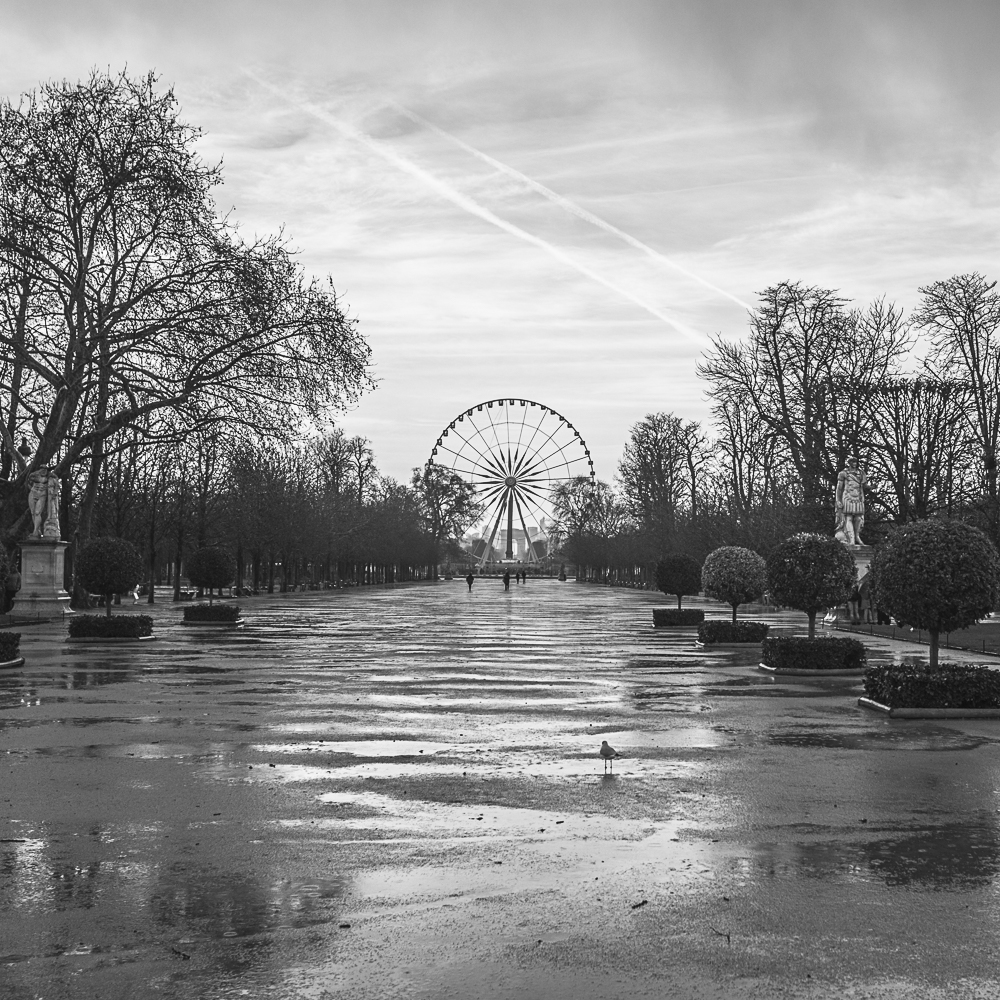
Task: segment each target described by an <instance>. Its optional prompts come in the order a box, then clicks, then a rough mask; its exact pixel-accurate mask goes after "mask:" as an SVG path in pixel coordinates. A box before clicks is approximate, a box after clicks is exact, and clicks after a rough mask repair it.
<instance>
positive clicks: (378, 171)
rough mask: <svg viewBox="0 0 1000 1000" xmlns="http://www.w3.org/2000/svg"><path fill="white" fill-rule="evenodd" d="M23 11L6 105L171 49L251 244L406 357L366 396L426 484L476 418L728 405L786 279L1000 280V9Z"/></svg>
mask: <svg viewBox="0 0 1000 1000" xmlns="http://www.w3.org/2000/svg"><path fill="white" fill-rule="evenodd" d="M17 6H18V7H20V8H22V9H21V10H20V11H18V10H11V9H10V8H12V7H14V4H12V3H10V2H9V0H8V3H7V4H4V11H3V17H2V18H0V43H2V52H3V58H2V60H0V94H2V95H4V96H6V97H8V98H12V99H16V98H17V95H18V94H19V93H21V92H23V91H25V90H27V89H30V88H31V87H33V86H34V85H36V84H37V83H38V82H39V81H41V80H46V79H51V78H69V79H72V80H75V79H78V78H80V77H81V76H83V75H85V74H86V73H87V72H88V70H89V69H90V68H91V67H92V66H95V65H96V66H100V67H105V68H107V67H110V68H111V69H112V70H115V71H116V70H119V69H121V68H123V67H125V66H126V65H127V66H128V68H129V70H130V71H133V72H135V73H137V74H138V73H140V72H144V71H146V70H148V69H156V70H158V71H159V72H160V73H161V74H162V82H163V85H164V86H168V85H170V86H173V87H174V88H175V91H176V93H177V96H178V98H179V100H180V103H181V105H182V108H183V113H184V116H185V118H186V119H187V120H188V121H189V122H191V123H192V124H195V125H198V126H200V127H201V128H202V129H203V130H204V132H205V137H204V141H203V143H202V148H203V153H204V155H205V156H206V158H209V159H212V160H217V159H219V158H222V159H223V161H224V170H225V178H226V183H225V186H224V188H222V189H220V190H219V191H218V192H217V199H218V202H219V205H220V208H222V209H230V208H231V209H232V210H233V213H234V217H235V218H236V219H237V220H239V222H240V224H241V226H242V227H243V229H244V231H245V232H246V233H247V234H253V233H267V232H273V231H276V230H277V229H278V228H280V227H282V226H284V227H285V230H286V232H287V234H288V236H289V237H290V239H291V241H292V243H293V244H294V246H296V247H297V248H298V249H299V250H300V253H301V260H302V262H303V264H304V266H305V267H306V268H307V269H308V270H309V271H310V272H313V273H316V274H320V275H322V274H326V273H329V274H331V275H332V276H333V280H334V284H335V286H336V288H337V290H338V292H339V293H340V294H341V295H342V296H343V298H344V301H345V302H346V303H347V304H348V305H349V307H350V311H351V313H352V314H353V315H354V316H356V317H357V318H358V319H359V321H360V324H361V329H362V331H363V332H364V334H365V336H366V337H367V339H368V341H369V343H370V344H371V345H372V347H373V349H374V360H375V366H376V367H375V374H376V376H377V377H378V378H379V380H380V382H379V388H378V389H377V390H376V391H375V392H373V393H371V394H370V395H368V396H366V397H364V399H363V400H362V401H361V403H360V405H359V406H358V407H357V408H356V409H355V410H353V411H352V412H350V413H348V414H346V415H344V417H343V418H342V421H341V422H342V424H343V426H344V427H345V429H347V430H348V431H349V432H350V433H360V434H363V435H365V436H366V437H368V438H370V439H371V441H372V443H373V446H374V448H375V452H376V458H377V461H378V464H379V466H380V468H381V469H382V471H383V472H386V473H388V474H390V475H393V476H396V477H397V478H400V479H405V478H407V477H408V475H409V470H410V469H411V468H412V467H413V466H415V465H420V464H422V463H423V462H424V461H425V460H426V458H427V457H428V455H429V453H430V450H431V448H432V447H433V445H434V442H435V439H436V438H437V435H438V434H439V433H440V431H441V429H442V428H443V427H444V426H446V425H447V424H448V422H449V421H451V420H452V419H454V417H455V416H456V415H457V414H458V413H459V412H460V411H462V410H464V409H466V408H468V407H470V406H472V405H474V404H476V403H478V402H481V401H483V400H486V399H490V398H493V397H497V396H516V397H526V398H530V399H535V400H538V401H540V402H543V403H545V404H547V405H549V406H551V407H553V408H555V409H556V410H558V411H560V412H561V413H563V414H564V415H565V416H566V417H567V418H568V419H569V420H570V421H572V422H573V423H574V424H575V425H576V427H577V428H579V430H580V431H581V433H582V434H583V436H584V438H585V439H586V440H587V443H588V444H589V446H590V449H591V452H592V454H593V456H594V462H595V465H596V469H597V474H598V476H600V477H602V478H605V479H610V478H612V476H613V475H614V471H615V466H616V464H617V460H618V457H619V455H620V453H621V448H622V445H623V442H624V440H625V438H626V435H627V433H628V429H629V427H630V426H631V425H632V424H633V423H635V422H636V421H637V420H640V419H641V418H642V417H643V416H644V415H645V414H646V413H648V412H651V411H655V410H670V411H673V412H674V413H676V414H678V415H682V416H684V417H686V418H690V419H698V420H704V421H707V420H708V419H709V412H708V406H707V403H706V401H705V398H704V386H703V385H702V384H700V383H699V381H698V379H697V378H696V376H695V365H696V363H697V360H698V357H699V354H700V352H701V350H702V349H703V347H704V346H705V344H707V342H708V338H709V337H711V336H713V335H715V334H722V335H724V336H726V337H730V338H735V337H739V336H742V335H743V333H744V331H745V329H746V307H747V306H748V305H750V304H752V303H753V302H754V300H755V295H756V293H757V292H758V291H760V290H761V289H763V288H765V287H766V286H767V285H769V284H773V283H775V282H777V281H781V280H784V279H793V280H794V279H797V280H802V281H805V282H808V283H811V284H819V285H823V286H826V287H832V288H838V289H840V290H841V292H842V293H843V294H844V295H845V296H847V297H849V298H852V299H854V300H856V301H858V302H860V303H863V302H866V301H868V300H870V299H872V298H874V297H878V296H882V295H886V296H887V297H889V298H890V299H894V300H896V301H898V302H900V303H902V304H903V305H905V306H906V307H912V305H913V304H914V303H915V301H916V299H917V289H918V287H919V286H920V285H922V284H926V283H928V282H930V281H933V280H936V279H939V278H944V277H947V276H949V275H951V274H954V273H957V272H961V271H971V270H979V271H982V272H985V273H986V274H987V275H990V276H993V277H998V276H1000V267H998V261H997V251H998V245H1000V236H998V233H1000V225H998V223H1000V183H998V165H1000V164H998V152H1000V145H998V123H1000V68H998V59H997V56H996V53H997V51H998V50H1000V37H998V25H1000V5H998V4H996V3H995V2H986V3H982V4H971V3H960V2H959V3H956V2H944V0H941V2H936V3H922V2H920V0H907V2H905V3H879V2H877V0H876V2H872V0H869V2H864V3H837V2H836V0H827V2H823V3H809V2H804V0H790V2H758V3H753V2H751V3H747V2H743V3H737V2H736V0H730V2H726V3H720V2H714V0H691V2H684V3H667V2H655V3H624V2H615V3H610V2H608V3H601V4H594V3H585V2H581V0H573V2H572V3H555V2H544V0H535V2H532V3H516V2H511V0H504V2H503V3H475V2H465V3H420V2H417V0H397V2H390V3H377V2H373V0H363V2H357V3H348V4H345V3H335V2H327V0H313V2H290V0H281V2H280V3H279V2H276V0H275V2H262V0H242V2H239V3H212V2H211V0H197V2H184V0H171V2H170V3H158V4H154V3H141V4H140V3H128V2H125V0H115V2H114V3H99V2H91V3H87V2H74V3H47V2H38V0H36V2H34V3H31V4H19V5H17Z"/></svg>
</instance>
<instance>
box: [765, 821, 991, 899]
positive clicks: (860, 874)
mask: <svg viewBox="0 0 1000 1000" xmlns="http://www.w3.org/2000/svg"><path fill="white" fill-rule="evenodd" d="M754 867H755V868H756V870H757V875H758V877H759V876H760V874H761V873H765V872H766V873H767V874H769V875H791V876H793V877H794V876H805V877H807V878H816V879H822V880H837V879H842V878H845V877H846V878H854V879H858V878H861V879H871V878H872V877H874V878H877V879H879V880H880V881H882V882H884V883H885V884H886V885H887V886H900V885H914V886H918V887H928V888H932V889H948V888H962V889H970V888H975V887H977V886H986V885H989V884H990V883H992V882H993V880H994V879H995V878H996V877H997V876H998V875H1000V837H998V835H997V830H996V828H995V827H994V826H992V825H991V824H989V823H978V824H961V823H947V824H944V825H942V826H935V827H927V828H925V829H922V830H916V831H913V832H905V833H901V835H900V836H899V837H894V838H892V837H884V838H882V839H880V840H869V841H866V842H862V843H843V842H839V841H828V840H824V841H812V842H807V843H780V844H763V845H761V846H760V847H759V849H758V851H757V855H756V858H755V861H754Z"/></svg>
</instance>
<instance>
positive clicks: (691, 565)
mask: <svg viewBox="0 0 1000 1000" xmlns="http://www.w3.org/2000/svg"><path fill="white" fill-rule="evenodd" d="M656 589H657V590H660V591H662V592H663V593H664V594H676V595H677V607H678V608H680V606H681V598H682V597H683V596H684V595H685V594H697V593H698V592H699V591H700V590H701V564H700V563H699V562H698V560H697V559H692V558H691V556H685V555H672V556H664V557H663V558H662V559H661V560H660V561H659V562H658V563H657V564H656Z"/></svg>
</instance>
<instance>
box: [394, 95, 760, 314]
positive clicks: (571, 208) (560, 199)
mask: <svg viewBox="0 0 1000 1000" xmlns="http://www.w3.org/2000/svg"><path fill="white" fill-rule="evenodd" d="M388 104H389V106H390V107H391V108H393V109H394V110H395V111H397V112H399V114H401V115H403V116H404V117H405V118H408V119H409V120H410V121H411V122H413V123H414V124H415V125H420V126H421V127H422V128H426V129H428V130H429V131H431V132H433V133H434V134H435V135H437V136H439V137H440V138H442V139H445V140H447V141H448V142H450V143H453V144H454V145H456V146H458V148H459V149H462V150H464V151H465V152H466V153H468V154H469V155H470V156H474V157H476V158H477V159H479V160H482V162H483V163H487V164H489V165H490V166H491V167H493V168H494V170H498V171H500V173H502V174H505V175H506V176H507V177H510V178H511V179H513V180H516V181H519V182H520V183H522V184H524V185H525V186H526V187H528V188H530V189H531V190H532V191H535V192H536V193H537V194H540V195H541V196H542V197H543V198H546V199H548V200H549V201H551V202H552V203H553V204H554V205H558V206H559V207H560V208H562V209H564V210H565V211H567V212H569V213H570V215H575V216H576V217H577V218H578V219H583V221H584V222H589V223H590V224H591V225H592V226H596V227H597V228H598V229H602V230H603V231H604V232H606V233H610V234H611V235H612V236H616V237H617V238H618V239H620V240H622V241H623V242H625V243H627V244H628V245H629V246H630V247H634V248H635V249H636V250H641V251H642V252H643V253H644V254H646V256H647V257H650V258H652V259H653V260H654V261H656V263H657V264H659V265H660V266H661V267H665V268H668V269H669V270H672V271H676V272H678V273H679V274H683V275H684V276H685V277H687V278H690V279H691V280H692V281H696V282H698V284H699V285H704V287H705V288H708V289H710V290H711V291H713V292H715V293H716V294H717V295H721V296H723V297H724V298H727V299H729V300H730V301H731V302H735V303H736V304H737V305H738V306H742V307H743V308H744V309H747V310H749V309H751V308H752V306H750V305H749V303H746V302H744V301H743V300H742V299H740V298H737V296H735V295H733V294H732V293H731V292H727V291H726V290H725V289H724V288H720V287H719V286H718V285H713V284H712V282H711V281H709V280H707V279H706V278H703V277H702V276H701V275H700V274H696V273H695V272H694V271H691V270H688V268H686V267H684V266H683V265H682V264H678V263H677V262H676V261H673V260H671V259H670V258H669V257H667V256H665V255H664V254H662V253H660V251H659V250H654V249H653V247H651V246H649V245H648V244H647V243H643V242H642V240H637V239H636V238H635V237H634V236H632V235H631V234H630V233H626V232H625V231H624V230H622V229H619V228H618V227H617V226H615V225H613V224H612V223H610V222H607V221H606V220H605V219H602V218H601V217H600V216H598V215H594V213H593V212H590V211H588V210H587V209H585V208H584V207H583V206H582V205H578V204H577V203H576V202H575V201H572V200H571V199H569V198H567V197H565V195H561V194H559V192H558V191H553V190H552V188H549V187H546V186H545V185H544V184H542V183H540V182H539V181H536V180H535V179H534V178H533V177H529V176H528V175H527V174H523V173H521V171H520V170H517V169H515V168H514V167H511V166H508V165H507V164H506V163H503V162H502V161H501V160H497V159H495V158H494V157H492V156H490V155H489V154H488V153H484V152H483V151H482V150H480V149H476V147H475V146H470V145H469V144H468V143H467V142H464V141H463V140H462V139H459V138H458V136H455V135H452V134H451V133H450V132H446V131H445V130H444V129H443V128H440V127H439V126H437V125H435V124H434V123H433V122H430V121H428V120H427V119H426V118H424V117H423V116H422V115H418V114H417V113H416V112H415V111H411V110H410V109H409V108H406V107H404V106H403V105H402V104H399V103H397V102H396V101H389V102H388Z"/></svg>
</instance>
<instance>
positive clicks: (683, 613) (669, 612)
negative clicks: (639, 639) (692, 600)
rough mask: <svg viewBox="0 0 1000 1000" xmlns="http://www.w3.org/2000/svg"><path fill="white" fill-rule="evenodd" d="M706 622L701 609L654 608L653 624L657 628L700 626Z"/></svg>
mask: <svg viewBox="0 0 1000 1000" xmlns="http://www.w3.org/2000/svg"><path fill="white" fill-rule="evenodd" d="M704 620H705V612H704V611H702V609H701V608H653V624H654V625H655V626H656V627H657V628H663V627H664V626H667V625H700V624H701V623H702V622H703V621H704Z"/></svg>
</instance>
